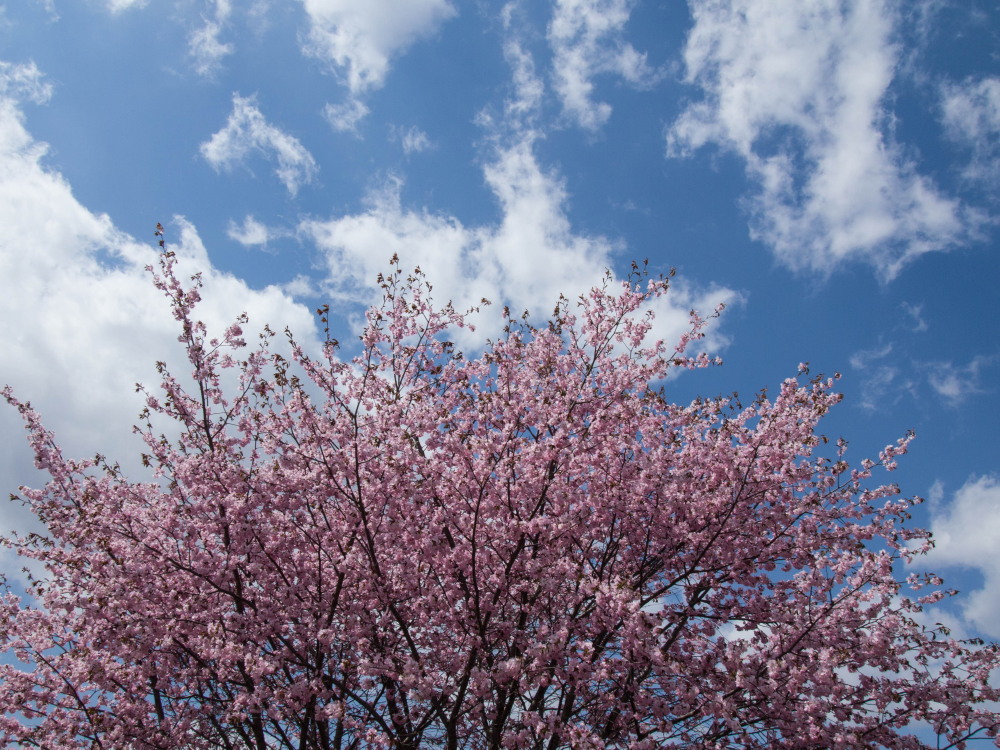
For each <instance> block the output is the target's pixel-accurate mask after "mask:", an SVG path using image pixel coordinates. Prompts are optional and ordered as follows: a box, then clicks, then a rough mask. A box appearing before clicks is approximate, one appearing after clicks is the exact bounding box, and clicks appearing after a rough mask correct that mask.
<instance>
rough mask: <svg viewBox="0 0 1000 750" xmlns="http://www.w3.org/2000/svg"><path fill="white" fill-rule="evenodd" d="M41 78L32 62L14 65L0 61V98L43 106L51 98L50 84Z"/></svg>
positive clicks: (40, 73) (39, 72)
mask: <svg viewBox="0 0 1000 750" xmlns="http://www.w3.org/2000/svg"><path fill="white" fill-rule="evenodd" d="M43 78H44V76H43V75H42V72H41V71H40V70H39V69H38V66H37V65H35V63H34V62H29V63H23V64H20V65H15V64H14V63H9V62H6V61H3V60H0V97H3V98H4V99H8V100H17V101H22V100H25V99H26V100H28V101H31V102H34V103H35V104H45V103H46V102H48V101H49V99H51V98H52V84H50V83H48V82H46V81H44V80H42V79H43Z"/></svg>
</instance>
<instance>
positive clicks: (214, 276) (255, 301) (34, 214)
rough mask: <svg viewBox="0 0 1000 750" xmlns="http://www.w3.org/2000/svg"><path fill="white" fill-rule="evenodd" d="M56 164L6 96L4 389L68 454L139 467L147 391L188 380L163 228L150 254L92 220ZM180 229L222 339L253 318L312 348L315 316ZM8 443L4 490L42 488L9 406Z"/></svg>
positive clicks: (18, 521)
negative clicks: (135, 431)
mask: <svg viewBox="0 0 1000 750" xmlns="http://www.w3.org/2000/svg"><path fill="white" fill-rule="evenodd" d="M0 70H3V71H6V72H7V73H9V72H10V70H11V68H9V67H3V68H0ZM3 77H4V74H3V73H0V79H2V78H3ZM9 89H10V87H9V86H8V87H7V88H5V89H0V91H8V90H9ZM45 153H46V146H45V144H43V143H39V142H37V141H35V140H34V139H33V138H32V136H31V134H30V133H29V132H28V130H27V129H26V128H25V126H24V122H23V115H22V113H21V112H20V111H19V109H18V107H17V105H16V103H15V102H14V101H13V100H11V99H10V98H9V96H6V95H0V320H4V321H9V322H10V324H9V325H4V326H0V349H2V351H3V352H4V356H3V357H2V358H0V384H5V383H6V384H10V385H11V386H12V387H13V388H14V389H15V391H16V393H17V395H18V396H19V397H20V398H22V399H24V400H30V401H31V402H32V404H33V405H34V406H35V407H36V409H38V411H39V412H40V413H41V415H42V417H43V419H44V420H45V423H46V424H47V425H48V426H49V428H50V429H53V430H54V431H55V432H56V434H57V437H58V439H59V441H60V443H61V444H62V445H64V447H65V448H66V454H67V455H69V456H92V455H93V454H94V453H95V452H96V451H100V452H102V453H104V454H105V455H107V456H108V457H109V458H110V459H112V460H116V459H120V460H121V462H122V465H123V467H125V468H126V470H130V469H134V468H135V466H136V464H137V461H136V460H135V459H136V457H137V455H138V451H137V444H136V443H135V440H134V437H133V436H132V435H131V430H130V428H131V425H132V424H133V423H134V422H135V421H136V414H137V413H138V411H139V409H140V407H141V403H140V400H139V397H138V395H137V394H135V392H134V391H135V388H134V384H135V383H136V382H137V381H143V382H146V383H149V384H150V385H151V386H153V387H154V388H155V385H156V375H155V369H154V367H153V364H154V362H156V361H157V360H166V361H168V362H169V363H173V365H174V370H175V372H177V373H178V374H179V375H183V373H184V372H186V368H185V366H184V364H183V360H182V359H181V358H180V356H179V349H178V346H179V345H178V344H177V332H178V331H177V324H176V321H174V320H173V318H172V316H171V314H170V310H169V307H168V303H167V301H166V300H165V299H164V298H163V296H162V294H161V293H160V292H158V291H156V290H155V289H154V288H153V286H152V284H151V283H150V280H149V276H148V274H147V273H146V272H145V270H144V266H145V265H146V264H149V263H155V262H156V258H157V252H156V251H155V249H154V248H153V246H152V245H153V243H152V240H153V237H152V227H151V228H150V236H149V237H148V238H146V239H147V240H148V242H147V243H139V242H137V241H135V240H134V239H132V238H131V237H129V236H127V235H125V234H123V233H122V232H120V231H119V230H118V229H116V228H115V226H114V224H113V223H112V221H111V219H110V218H109V217H108V216H106V215H98V214H94V213H92V212H90V211H89V210H87V209H86V208H85V207H84V206H82V205H81V204H80V203H79V202H78V201H77V199H76V198H75V197H74V196H73V193H72V190H71V188H70V186H69V185H68V184H67V182H66V180H65V179H64V178H63V177H62V176H61V175H59V174H58V173H56V172H53V171H52V170H50V169H48V168H46V167H45V165H44V162H43V160H44V156H45ZM168 231H169V232H170V234H171V235H173V237H171V238H168V239H176V242H173V243H172V247H173V249H175V250H176V251H177V254H178V257H179V258H180V259H181V263H182V267H181V273H182V275H183V276H184V277H185V278H186V276H187V275H190V273H192V272H196V271H201V272H202V273H203V274H204V279H205V290H204V291H205V299H204V302H203V303H202V305H201V306H200V307H199V310H198V314H199V316H201V317H202V318H204V319H205V321H206V323H207V324H208V325H209V329H210V330H211V331H214V332H221V331H222V330H223V329H224V327H225V326H227V325H228V324H229V323H230V322H232V320H233V319H234V318H235V317H236V316H237V315H238V314H239V313H240V312H242V311H244V310H245V311H247V312H248V313H249V314H250V316H251V322H252V323H254V324H255V325H261V324H263V323H265V322H270V323H272V324H273V325H274V326H276V327H277V328H278V329H280V328H282V327H284V326H285V325H289V326H290V327H291V328H292V329H293V330H295V331H297V332H299V334H300V335H301V336H302V337H303V339H304V340H305V341H309V340H311V339H312V338H313V337H314V336H315V335H316V334H315V324H314V320H313V317H312V315H311V314H310V312H309V311H308V310H307V309H305V308H303V307H301V306H299V305H296V304H294V303H293V302H292V301H291V300H290V299H289V298H288V297H287V296H286V295H284V294H283V293H282V292H281V291H280V290H278V289H276V288H273V287H269V288H267V289H264V290H260V291H255V290H252V289H249V288H248V287H247V286H246V284H245V283H244V282H242V281H240V280H239V279H236V278H234V277H232V276H229V275H226V274H224V273H221V272H219V271H217V270H215V269H214V268H213V267H212V266H211V264H210V262H209V260H208V257H207V253H206V252H205V249H204V247H203V246H202V244H201V241H200V240H199V239H198V236H197V233H196V232H195V230H194V228H193V227H191V226H190V225H189V224H188V223H186V222H184V221H183V220H178V221H177V222H175V223H174V224H173V225H171V226H170V227H168ZM0 436H2V438H0V439H2V442H3V444H4V446H5V447H6V449H5V450H4V451H3V452H0V488H2V490H3V492H4V493H6V492H9V491H14V490H16V488H17V486H18V485H19V484H32V485H36V486H37V485H38V483H39V481H40V479H39V475H38V474H37V472H36V471H35V470H34V469H33V468H32V461H31V456H30V453H29V452H28V449H27V446H26V444H25V441H24V431H23V429H22V427H21V424H20V421H19V419H18V417H17V414H16V413H15V412H14V411H13V410H12V409H10V408H8V407H6V405H3V408H0ZM29 525H30V517H28V516H27V515H26V514H25V512H24V510H23V509H21V508H19V507H17V506H13V505H9V504H3V505H0V526H3V527H4V529H9V528H11V527H18V528H25V527H26V526H29ZM0 565H2V566H3V567H4V569H6V570H12V569H13V568H12V566H11V565H9V564H6V563H5V562H0ZM14 567H16V566H14Z"/></svg>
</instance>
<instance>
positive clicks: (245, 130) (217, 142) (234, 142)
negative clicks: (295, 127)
mask: <svg viewBox="0 0 1000 750" xmlns="http://www.w3.org/2000/svg"><path fill="white" fill-rule="evenodd" d="M254 152H257V153H259V154H261V155H263V156H265V157H267V158H269V159H272V160H274V161H277V166H276V167H275V170H274V172H275V174H276V175H277V176H278V179H280V180H281V181H282V183H284V185H285V188H287V190H288V192H289V193H290V194H292V195H295V194H296V193H297V192H298V189H299V186H301V185H302V184H305V183H308V182H311V181H312V180H313V178H314V177H315V175H316V172H317V171H318V167H317V166H316V161H315V160H314V159H313V157H312V154H310V153H309V152H308V151H307V150H306V148H305V147H304V146H303V145H302V144H301V143H300V142H299V141H298V139H297V138H295V137H293V136H291V135H288V134H287V133H285V132H284V131H283V130H281V129H279V128H277V127H276V126H274V125H272V124H271V123H269V122H268V121H267V120H266V119H264V115H263V114H261V111H260V109H258V107H257V99H256V97H254V96H250V97H241V96H240V95H239V94H233V111H232V114H230V115H229V119H228V120H227V121H226V124H225V126H224V127H223V128H222V129H221V130H219V131H218V132H217V133H215V134H214V135H213V136H212V137H211V138H210V139H209V140H208V141H206V142H204V143H202V144H201V155H202V156H203V157H204V158H205V160H206V161H207V162H208V163H209V164H211V165H212V166H213V167H214V168H215V169H216V170H220V169H224V170H229V169H232V168H233V167H235V166H238V165H242V164H244V163H245V161H246V159H247V158H248V157H249V156H250V154H251V153H254Z"/></svg>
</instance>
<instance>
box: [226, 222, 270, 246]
mask: <svg viewBox="0 0 1000 750" xmlns="http://www.w3.org/2000/svg"><path fill="white" fill-rule="evenodd" d="M226 234H227V235H228V236H229V239H231V240H234V241H236V242H239V243H240V244H241V245H243V246H244V247H253V246H256V245H266V244H267V242H268V240H269V239H271V232H270V231H269V230H268V228H267V227H266V226H265V225H263V224H261V223H260V222H259V221H257V220H256V219H255V218H254V217H253V216H252V215H250V214H247V215H246V216H245V217H244V218H243V224H242V225H241V224H237V223H236V222H234V221H232V220H230V221H229V226H228V227H227V228H226Z"/></svg>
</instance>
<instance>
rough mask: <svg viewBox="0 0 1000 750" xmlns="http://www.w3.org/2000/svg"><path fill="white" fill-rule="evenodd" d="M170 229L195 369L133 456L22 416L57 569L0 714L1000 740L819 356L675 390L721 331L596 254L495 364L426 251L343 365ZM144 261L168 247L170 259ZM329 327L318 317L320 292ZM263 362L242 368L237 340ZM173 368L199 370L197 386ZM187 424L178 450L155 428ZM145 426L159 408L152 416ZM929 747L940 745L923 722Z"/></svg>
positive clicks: (983, 647) (114, 734) (393, 283)
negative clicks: (462, 331)
mask: <svg viewBox="0 0 1000 750" xmlns="http://www.w3.org/2000/svg"><path fill="white" fill-rule="evenodd" d="M176 263H177V261H176V259H175V258H174V257H173V255H172V253H170V252H165V253H164V255H163V257H162V259H161V265H160V268H159V269H158V270H157V271H156V272H155V273H154V281H155V284H156V285H157V287H158V288H159V289H161V290H162V291H163V293H164V294H165V295H166V296H167V297H168V298H169V300H170V304H171V305H172V309H173V314H174V316H175V317H176V319H177V321H178V323H179V325H180V328H181V331H182V335H181V337H182V341H183V343H184V344H185V346H186V351H187V356H188V359H189V364H190V367H191V372H192V378H191V380H190V382H191V383H193V385H191V386H187V387H185V386H183V385H182V379H179V378H177V377H175V376H173V375H171V373H170V371H169V370H168V369H167V367H166V365H164V364H163V363H160V364H159V365H158V368H159V372H160V374H161V377H162V382H161V384H160V386H161V388H162V394H161V395H159V396H154V395H153V394H152V393H147V394H146V396H147V402H146V403H147V409H146V411H145V412H144V413H143V416H142V418H141V420H140V424H141V426H140V427H138V428H137V431H138V432H139V434H140V435H141V438H142V439H143V440H144V441H145V446H146V447H145V449H144V450H145V453H144V455H143V456H142V460H143V463H144V464H145V465H146V466H147V467H149V476H148V477H146V481H135V480H133V479H128V478H126V477H125V476H124V475H123V472H122V471H121V470H120V469H119V468H117V466H116V465H113V464H110V463H108V462H107V461H105V460H104V459H103V458H101V457H97V458H95V459H93V460H87V461H74V460H69V459H67V458H64V457H63V455H62V453H61V451H60V449H59V447H58V445H57V443H56V442H55V440H54V438H53V436H52V434H50V433H49V432H47V431H46V430H45V428H44V427H43V426H42V424H41V422H40V420H39V417H38V416H37V414H36V413H35V412H34V411H33V410H32V409H31V407H30V406H29V405H28V404H27V403H24V402H21V401H19V400H18V399H17V398H16V397H15V396H14V394H13V393H11V392H10V390H9V389H7V390H5V391H4V395H5V396H6V399H7V401H8V402H10V403H11V404H13V405H14V406H15V407H17V408H18V409H19V410H20V412H21V414H22V415H23V417H24V420H25V423H26V427H27V430H28V435H29V439H30V442H31V445H32V447H33V449H34V453H35V456H36V461H37V465H38V466H39V467H40V468H43V469H45V470H46V471H47V472H48V473H49V474H50V475H51V481H50V482H49V483H48V485H47V486H46V487H45V488H44V489H40V490H37V489H24V488H22V490H21V497H22V498H23V502H25V503H27V504H28V505H29V506H30V508H31V509H32V510H33V511H34V513H35V514H37V516H38V517H39V518H40V519H41V521H42V522H44V524H45V527H46V528H47V533H46V534H45V535H38V536H30V537H23V538H22V537H13V538H11V539H8V540H7V541H6V543H7V545H8V546H10V547H13V548H15V549H16V550H17V551H18V552H19V553H20V554H21V555H23V556H24V557H25V558H30V559H31V560H34V561H37V563H40V564H42V565H44V568H45V570H46V571H47V572H46V574H45V575H44V576H39V578H38V580H36V581H34V582H33V583H32V584H31V586H30V591H29V592H28V595H27V596H24V597H21V598H19V597H17V596H15V595H14V594H13V593H10V592H9V593H7V595H6V596H5V597H4V598H3V600H2V607H3V616H2V637H3V640H4V643H5V645H6V649H7V651H8V658H7V659H6V660H5V661H6V662H7V663H6V664H4V665H3V666H0V678H2V684H0V703H2V705H3V708H4V709H5V718H4V719H3V720H2V723H0V738H2V740H3V741H5V742H6V743H7V746H8V747H9V746H12V745H13V744H18V745H20V746H23V747H38V748H51V749H56V748H116V749H117V748H129V749H131V748H136V749H138V748H144V749H145V748H193V749H200V748H206V749H207V748H225V749H227V750H229V749H235V748H252V749H253V750H263V749H264V748H296V749H305V748H314V749H320V748H322V749H324V750H325V749H327V748H338V749H340V748H344V749H346V748H359V749H360V748H375V747H386V748H388V747H392V748H418V747H428V748H429V747H441V748H538V749H539V750H542V749H545V750H555V749H556V748H609V747H611V748H619V747H622V748H624V747H629V748H636V749H646V748H861V747H866V748H869V747H891V748H918V747H925V746H927V745H925V744H923V742H922V739H923V741H927V737H928V736H931V735H935V736H936V737H937V740H931V741H932V742H937V743H938V746H942V747H944V746H957V747H962V746H964V743H965V742H966V741H967V740H969V739H972V738H981V737H989V738H993V737H995V735H996V734H997V731H998V726H1000V715H998V714H997V713H996V712H995V711H994V710H993V708H992V707H991V705H990V702H992V701H995V700H997V698H998V697H1000V694H998V691H997V690H996V689H995V688H993V687H992V686H991V685H990V683H989V678H990V673H991V670H993V669H994V668H995V667H996V666H997V662H998V653H997V648H996V646H994V645H992V644H983V643H972V642H960V641H956V640H954V639H952V638H951V637H950V636H949V635H948V634H947V632H946V631H945V630H944V629H943V628H940V627H939V628H937V629H935V628H933V627H927V626H925V625H923V624H921V622H922V621H923V615H922V608H923V607H925V606H926V605H928V604H930V603H933V602H937V601H938V600H939V599H941V597H943V596H945V595H946V592H943V591H942V590H941V589H940V583H941V582H940V581H939V580H938V579H936V578H934V577H930V576H928V577H924V578H918V577H917V576H912V575H911V576H910V577H909V578H908V579H907V580H899V579H898V578H897V575H898V571H899V569H900V568H901V566H902V565H903V564H904V563H905V562H906V561H907V560H909V559H910V558H912V557H913V556H915V555H919V554H920V553H921V552H923V551H924V550H925V549H926V548H927V547H928V545H929V537H928V534H927V533H926V532H924V531H922V530H917V529H909V528H908V527H907V526H906V525H905V524H904V522H905V521H906V520H907V519H908V510H909V509H910V507H911V506H912V504H913V503H914V502H917V501H916V500H909V499H904V498H903V497H902V496H901V495H900V493H899V491H898V490H897V489H896V488H895V487H894V486H892V485H882V486H879V485H878V484H877V480H875V479H874V477H873V473H874V472H876V471H881V470H892V469H893V468H894V466H895V461H896V458H897V456H898V455H899V454H901V453H904V452H905V451H906V446H907V443H908V441H909V438H906V439H903V440H901V441H899V442H898V443H896V444H894V445H891V446H889V447H887V448H886V449H885V450H884V452H883V453H882V454H881V455H880V456H879V457H878V460H876V461H863V462H861V463H860V464H859V465H857V466H856V468H851V467H850V466H849V465H848V463H847V462H846V460H845V450H846V446H845V444H843V443H839V444H836V443H833V444H827V441H826V439H825V438H823V437H822V436H821V435H820V434H819V433H818V432H817V429H818V423H819V421H820V419H821V418H822V417H823V415H824V414H826V412H827V411H828V410H829V409H831V408H832V407H834V405H835V404H836V403H837V401H838V400H839V396H838V395H837V394H836V393H835V391H834V390H833V389H834V385H835V383H834V380H832V379H821V378H812V379H809V378H808V376H807V373H806V371H805V368H802V370H801V371H800V372H799V373H798V376H797V377H795V378H791V379H788V380H786V381H785V382H784V383H782V384H781V386H780V388H779V389H778V390H777V392H776V393H775V394H773V396H768V395H767V394H765V393H762V394H760V395H759V396H758V397H757V398H756V399H755V400H754V401H753V403H751V404H749V405H746V406H744V405H741V404H740V403H739V402H738V401H737V400H736V399H735V398H720V399H707V400H698V401H695V402H694V403H691V404H687V405H675V404H673V403H670V402H669V401H668V400H667V399H666V396H665V392H664V390H663V389H662V384H663V382H664V378H665V377H666V376H667V375H668V373H669V372H670V371H671V370H672V368H695V367H698V366H700V365H702V364H705V360H704V358H703V357H692V356H690V355H688V354H687V353H686V351H687V350H688V348H689V344H691V342H692V341H695V340H696V339H698V338H699V337H700V336H701V335H702V332H703V327H704V321H703V320H701V319H699V318H697V317H694V318H693V322H692V326H691V330H690V332H689V333H688V335H687V336H685V337H684V338H683V339H682V341H681V342H680V343H679V344H678V345H676V346H674V345H668V344H665V343H663V342H652V341H649V339H650V338H651V333H650V331H651V325H652V321H651V318H650V316H649V315H648V314H646V313H644V312H643V311H644V310H648V309H649V303H651V302H652V301H654V300H655V299H656V298H658V297H660V296H661V295H663V294H665V293H666V292H667V288H668V282H669V279H668V278H651V277H649V276H647V275H645V273H644V272H643V271H642V270H641V269H634V273H633V274H632V275H631V276H630V277H629V278H628V279H627V280H626V281H625V282H623V283H622V284H621V285H620V286H617V285H616V284H613V283H612V282H611V280H610V278H609V279H608V280H607V281H606V283H605V285H604V286H603V287H600V288H597V289H594V290H593V291H592V292H590V294H589V295H587V296H585V297H583V298H581V299H580V300H579V302H578V303H577V304H576V305H571V304H569V303H568V302H566V301H565V300H564V301H561V302H560V303H559V305H558V307H557V308H556V309H555V311H554V314H553V316H552V318H551V320H549V321H548V322H547V324H545V325H541V326H539V327H535V326H533V325H531V324H530V322H529V321H528V320H527V319H525V318H520V319H515V318H512V317H511V316H510V314H509V313H508V312H507V311H505V312H504V316H505V318H506V327H505V329H504V332H503V335H502V336H500V337H499V339H498V340H497V341H494V342H491V343H489V344H488V346H487V347H486V349H485V352H484V353H483V354H482V355H481V356H478V357H477V358H467V357H466V356H464V355H463V354H462V353H460V352H458V351H457V350H456V349H455V347H453V345H452V344H450V343H449V341H448V338H447V337H448V334H449V331H452V332H453V333H454V329H455V327H458V326H463V325H465V324H466V318H465V316H463V315H461V314H459V313H457V312H456V311H454V310H453V309H451V307H450V306H446V307H444V308H435V307H434V306H433V305H432V303H431V301H430V298H429V287H427V285H426V284H425V283H424V282H423V279H422V277H421V276H419V274H416V275H412V276H409V277H406V276H404V275H402V274H401V273H400V272H399V271H398V270H397V269H394V270H393V271H392V272H391V273H390V274H389V275H388V276H387V277H385V278H382V279H380V281H381V284H382V289H383V292H384V300H383V302H382V304H381V306H378V307H375V308H373V309H371V310H369V311H368V313H367V319H366V321H367V322H366V325H365V327H364V332H363V334H362V335H361V340H360V343H359V344H358V345H357V346H356V350H358V351H360V353H358V354H357V355H356V356H353V357H347V356H346V355H343V354H342V353H341V349H340V347H339V345H338V343H337V342H336V341H335V340H333V339H332V338H330V336H329V324H328V323H327V341H326V344H325V351H324V354H323V356H316V355H314V356H312V357H310V356H307V354H306V352H305V351H304V349H303V348H302V347H301V346H299V345H298V344H296V342H295V341H294V340H293V339H291V338H290V341H291V351H292V355H291V356H290V357H282V356H280V355H279V354H278V353H276V352H275V351H274V348H272V346H271V341H272V337H273V335H274V334H273V333H271V332H270V331H266V332H265V334H264V335H263V336H262V337H261V342H260V344H259V346H257V347H248V346H247V345H246V344H245V342H244V341H243V339H242V335H243V334H242V329H241V326H242V325H243V324H244V323H245V320H244V319H241V320H239V321H238V322H237V323H235V324H234V325H232V326H231V327H230V328H229V329H228V330H227V331H226V332H225V334H224V335H223V336H222V337H221V338H219V339H211V338H210V337H209V334H208V333H207V331H206V328H205V326H204V325H203V324H201V323H200V322H198V321H197V319H196V317H195V311H194V308H195V306H196V304H197V302H198V300H199V283H198V280H197V279H195V280H194V283H193V284H188V283H187V282H183V283H182V281H181V280H180V278H179V273H178V271H177V266H176ZM151 270H152V269H151ZM319 312H320V315H321V316H322V318H323V321H324V322H325V323H326V321H327V318H328V309H326V308H324V309H323V310H321V311H319ZM240 357H242V359H241V358H240ZM184 380H185V382H187V380H186V378H185V379H184ZM164 418H167V419H169V420H173V421H174V422H176V424H177V426H178V428H179V429H178V431H177V432H178V434H179V437H177V438H173V439H168V438H167V437H165V436H163V435H161V434H160V433H159V432H158V431H157V429H156V428H155V427H154V424H157V423H159V424H160V425H161V426H162V424H163V422H162V420H163V419H164ZM158 420H160V421H159V422H158ZM921 738H922V739H921Z"/></svg>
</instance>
